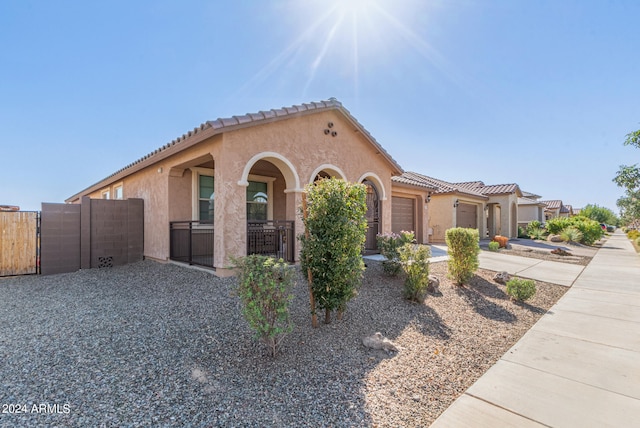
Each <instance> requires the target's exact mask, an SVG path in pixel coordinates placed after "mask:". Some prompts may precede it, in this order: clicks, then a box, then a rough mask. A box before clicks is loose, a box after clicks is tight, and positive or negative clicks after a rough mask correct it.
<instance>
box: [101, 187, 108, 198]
mask: <svg viewBox="0 0 640 428" xmlns="http://www.w3.org/2000/svg"><path fill="white" fill-rule="evenodd" d="M102 199H109V189H107V190H103V191H102Z"/></svg>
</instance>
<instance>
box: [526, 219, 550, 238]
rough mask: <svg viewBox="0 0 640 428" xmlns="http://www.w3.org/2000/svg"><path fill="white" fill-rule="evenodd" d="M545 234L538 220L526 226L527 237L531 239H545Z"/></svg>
mask: <svg viewBox="0 0 640 428" xmlns="http://www.w3.org/2000/svg"><path fill="white" fill-rule="evenodd" d="M545 235H546V232H545V230H544V228H543V227H542V223H540V222H539V221H538V220H533V221H530V222H529V224H527V236H528V237H529V238H531V239H545V237H546V236H545Z"/></svg>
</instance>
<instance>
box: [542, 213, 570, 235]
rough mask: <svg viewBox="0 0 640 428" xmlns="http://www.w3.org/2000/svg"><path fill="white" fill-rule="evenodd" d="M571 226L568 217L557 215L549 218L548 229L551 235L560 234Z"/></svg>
mask: <svg viewBox="0 0 640 428" xmlns="http://www.w3.org/2000/svg"><path fill="white" fill-rule="evenodd" d="M569 226H571V220H570V219H569V218H568V217H556V218H552V219H550V220H547V224H546V227H547V231H548V232H549V233H550V234H551V235H559V234H560V233H561V232H562V231H563V230H564V229H565V228H567V227H569Z"/></svg>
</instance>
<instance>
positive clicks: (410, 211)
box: [391, 196, 416, 233]
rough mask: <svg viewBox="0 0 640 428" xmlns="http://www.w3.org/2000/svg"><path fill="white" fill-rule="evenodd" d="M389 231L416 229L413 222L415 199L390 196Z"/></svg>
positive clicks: (397, 231)
mask: <svg viewBox="0 0 640 428" xmlns="http://www.w3.org/2000/svg"><path fill="white" fill-rule="evenodd" d="M391 199H392V200H391V208H392V213H391V215H392V217H391V231H392V232H394V233H400V231H402V230H411V231H414V232H415V230H416V223H415V203H416V200H415V199H411V198H400V197H397V196H394V197H392V198H391Z"/></svg>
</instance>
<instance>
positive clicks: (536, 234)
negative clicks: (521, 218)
mask: <svg viewBox="0 0 640 428" xmlns="http://www.w3.org/2000/svg"><path fill="white" fill-rule="evenodd" d="M529 238H531V239H541V240H544V239H547V232H546V230H544V229H542V228H540V229H531V230H530V231H529Z"/></svg>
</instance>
